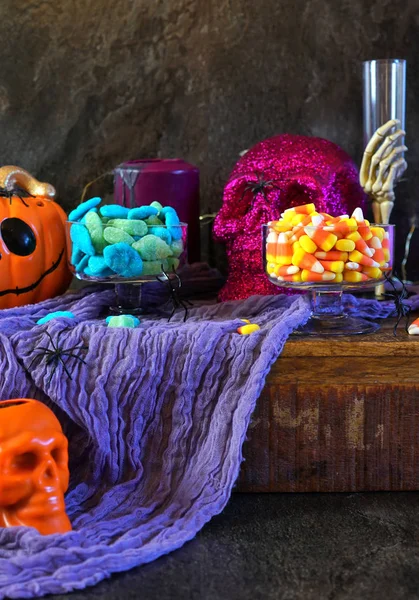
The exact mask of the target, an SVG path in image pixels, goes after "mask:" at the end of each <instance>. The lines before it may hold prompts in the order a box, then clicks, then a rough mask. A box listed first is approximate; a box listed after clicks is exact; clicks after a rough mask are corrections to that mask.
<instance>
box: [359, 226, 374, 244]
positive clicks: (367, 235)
mask: <svg viewBox="0 0 419 600" xmlns="http://www.w3.org/2000/svg"><path fill="white" fill-rule="evenodd" d="M358 232H359V234H360V236H361V237H362V238H363V239H364V240H365V241H367V240H370V239H371V238H372V231H371V229H370V228H369V226H368V225H359V226H358Z"/></svg>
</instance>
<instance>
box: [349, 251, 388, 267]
mask: <svg viewBox="0 0 419 600" xmlns="http://www.w3.org/2000/svg"><path fill="white" fill-rule="evenodd" d="M349 260H350V261H353V262H356V263H359V264H360V265H365V266H366V267H379V266H380V265H379V264H378V262H375V260H373V259H372V258H370V257H369V256H365V254H362V253H361V252H359V250H354V251H353V252H350V253H349Z"/></svg>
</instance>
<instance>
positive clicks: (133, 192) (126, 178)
mask: <svg viewBox="0 0 419 600" xmlns="http://www.w3.org/2000/svg"><path fill="white" fill-rule="evenodd" d="M114 175H115V179H114V194H115V202H116V203H117V204H121V205H122V206H127V207H129V208H133V207H134V206H142V205H144V204H150V202H153V201H157V202H160V204H162V205H163V206H173V208H174V209H175V210H176V212H177V213H178V215H179V218H180V220H181V221H183V222H184V223H187V224H188V258H189V262H191V263H192V262H196V261H199V258H200V247H199V169H198V168H197V167H194V166H193V165H190V164H189V163H187V162H185V161H183V160H182V159H180V158H166V159H159V158H151V159H144V160H131V161H128V162H126V163H123V164H121V165H118V167H116V169H115V170H114Z"/></svg>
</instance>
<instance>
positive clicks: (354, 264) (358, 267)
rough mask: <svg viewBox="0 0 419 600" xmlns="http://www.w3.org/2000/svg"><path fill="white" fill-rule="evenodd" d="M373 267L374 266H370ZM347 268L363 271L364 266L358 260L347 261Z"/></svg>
mask: <svg viewBox="0 0 419 600" xmlns="http://www.w3.org/2000/svg"><path fill="white" fill-rule="evenodd" d="M365 268H367V267H365ZM370 268H371V269H372V268H373V267H370ZM345 269H347V270H348V271H362V270H363V267H362V265H360V264H358V263H357V262H350V261H349V262H347V263H345Z"/></svg>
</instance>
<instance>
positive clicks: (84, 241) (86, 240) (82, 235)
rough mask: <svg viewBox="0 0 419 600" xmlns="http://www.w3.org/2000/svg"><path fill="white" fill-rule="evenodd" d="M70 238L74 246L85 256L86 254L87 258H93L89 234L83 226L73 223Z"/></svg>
mask: <svg viewBox="0 0 419 600" xmlns="http://www.w3.org/2000/svg"><path fill="white" fill-rule="evenodd" d="M70 237H71V241H72V242H73V244H74V246H77V248H80V250H81V251H82V252H84V253H85V254H88V255H89V256H94V255H95V254H96V250H95V249H94V247H93V244H92V240H91V239H90V235H89V232H88V231H87V229H86V227H85V226H84V225H81V224H80V223H74V225H72V226H71V228H70Z"/></svg>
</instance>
